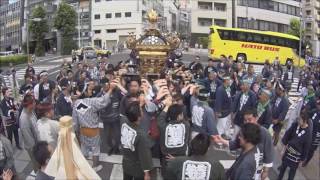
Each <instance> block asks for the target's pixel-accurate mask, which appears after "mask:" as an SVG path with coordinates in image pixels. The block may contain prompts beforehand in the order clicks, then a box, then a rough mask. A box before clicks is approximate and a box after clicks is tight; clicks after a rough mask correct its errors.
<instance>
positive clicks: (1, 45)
mask: <svg viewBox="0 0 320 180" xmlns="http://www.w3.org/2000/svg"><path fill="white" fill-rule="evenodd" d="M1 2H2V0H1ZM22 23H23V0H19V1H15V2H13V3H10V4H9V2H8V3H4V2H2V4H1V6H0V51H15V52H17V53H18V52H20V51H21V46H22V38H21V37H22V31H21V27H22Z"/></svg>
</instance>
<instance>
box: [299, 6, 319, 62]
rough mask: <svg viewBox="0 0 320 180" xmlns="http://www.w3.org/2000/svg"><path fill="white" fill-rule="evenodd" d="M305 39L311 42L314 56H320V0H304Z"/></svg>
mask: <svg viewBox="0 0 320 180" xmlns="http://www.w3.org/2000/svg"><path fill="white" fill-rule="evenodd" d="M302 14H303V22H304V26H305V28H304V29H305V39H306V40H307V41H309V42H310V43H311V49H312V56H314V57H320V0H303V11H302Z"/></svg>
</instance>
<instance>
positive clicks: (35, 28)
mask: <svg viewBox="0 0 320 180" xmlns="http://www.w3.org/2000/svg"><path fill="white" fill-rule="evenodd" d="M28 26H29V30H30V32H31V33H32V37H33V39H34V40H35V41H36V49H35V54H36V56H43V55H44V54H45V49H44V38H45V33H46V32H48V29H49V28H48V23H47V20H46V11H45V9H44V8H43V7H42V6H38V7H35V8H34V9H33V10H32V14H31V17H30V19H29V22H28Z"/></svg>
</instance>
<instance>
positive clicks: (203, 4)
mask: <svg viewBox="0 0 320 180" xmlns="http://www.w3.org/2000/svg"><path fill="white" fill-rule="evenodd" d="M198 8H199V9H203V10H212V2H203V1H198Z"/></svg>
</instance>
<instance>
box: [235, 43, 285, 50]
mask: <svg viewBox="0 0 320 180" xmlns="http://www.w3.org/2000/svg"><path fill="white" fill-rule="evenodd" d="M241 47H242V48H248V49H258V50H265V51H279V50H280V48H275V47H272V46H266V45H255V44H241Z"/></svg>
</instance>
